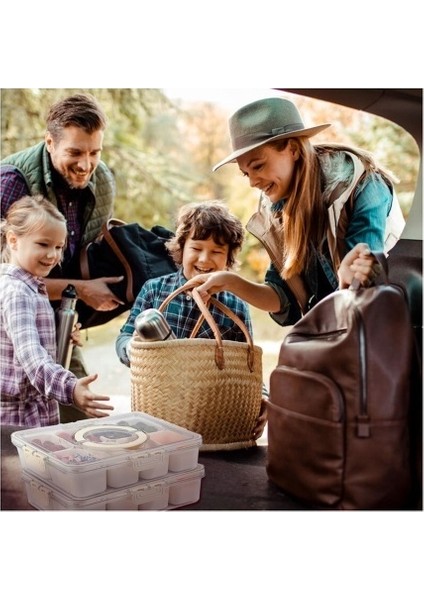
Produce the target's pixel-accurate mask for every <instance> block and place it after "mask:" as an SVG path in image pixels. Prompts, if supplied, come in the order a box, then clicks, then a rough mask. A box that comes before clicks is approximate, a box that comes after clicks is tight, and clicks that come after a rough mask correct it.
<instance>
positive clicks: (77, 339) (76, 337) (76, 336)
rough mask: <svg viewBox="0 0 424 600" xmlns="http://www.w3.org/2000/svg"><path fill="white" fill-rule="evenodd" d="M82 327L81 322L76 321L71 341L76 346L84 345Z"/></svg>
mask: <svg viewBox="0 0 424 600" xmlns="http://www.w3.org/2000/svg"><path fill="white" fill-rule="evenodd" d="M80 329H81V323H75V327H74V329H73V331H72V332H71V342H72V344H73V345H74V346H80V347H82V342H81V331H80Z"/></svg>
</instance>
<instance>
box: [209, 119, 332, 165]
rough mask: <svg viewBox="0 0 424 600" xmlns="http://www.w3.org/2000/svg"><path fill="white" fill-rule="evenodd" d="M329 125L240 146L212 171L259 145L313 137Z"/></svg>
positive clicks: (329, 125)
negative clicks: (286, 139)
mask: <svg viewBox="0 0 424 600" xmlns="http://www.w3.org/2000/svg"><path fill="white" fill-rule="evenodd" d="M328 127H331V123H325V124H324V125H316V126H315V127H308V128H307V129H299V130H298V131H290V132H289V133H281V134H280V135H274V136H273V137H270V138H268V139H267V140H265V141H262V142H258V143H256V144H252V145H251V146H246V147H245V148H240V149H239V150H235V151H234V152H232V153H231V154H229V155H228V156H227V157H226V158H224V160H221V161H220V162H219V163H217V164H216V165H215V166H214V167H212V171H216V170H217V169H219V168H221V167H223V166H224V165H226V164H228V163H230V162H235V161H236V159H237V158H239V157H240V156H243V154H247V153H248V152H250V151H251V150H253V149H254V148H258V147H259V146H263V145H265V144H269V143H270V142H274V141H276V140H283V139H285V138H294V137H312V136H313V135H317V133H320V132H321V131H324V129H327V128H328Z"/></svg>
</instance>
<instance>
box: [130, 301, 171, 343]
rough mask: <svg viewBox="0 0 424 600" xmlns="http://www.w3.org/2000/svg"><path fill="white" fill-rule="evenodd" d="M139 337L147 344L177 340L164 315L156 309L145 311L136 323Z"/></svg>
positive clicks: (138, 316) (137, 318)
mask: <svg viewBox="0 0 424 600" xmlns="http://www.w3.org/2000/svg"><path fill="white" fill-rule="evenodd" d="M134 327H135V330H136V331H137V333H138V335H139V336H140V337H141V339H142V340H144V341H145V342H159V341H164V340H172V339H175V334H174V332H173V331H172V329H171V327H170V326H169V323H168V321H167V320H166V319H165V317H164V316H163V314H162V313H161V312H160V311H159V310H157V309H156V308H147V309H146V310H143V311H142V312H141V313H140V314H139V315H137V317H136V318H135V321H134Z"/></svg>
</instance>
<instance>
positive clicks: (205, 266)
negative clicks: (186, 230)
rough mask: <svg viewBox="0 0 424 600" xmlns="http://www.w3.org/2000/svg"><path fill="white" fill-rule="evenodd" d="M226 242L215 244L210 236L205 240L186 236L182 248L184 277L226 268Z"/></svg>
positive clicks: (189, 277) (187, 277) (188, 277)
mask: <svg viewBox="0 0 424 600" xmlns="http://www.w3.org/2000/svg"><path fill="white" fill-rule="evenodd" d="M228 250H229V247H228V244H224V245H223V246H221V245H219V244H217V243H216V242H215V241H214V239H213V238H212V237H209V238H208V239H207V240H193V238H192V237H191V235H189V237H188V238H187V240H186V242H185V244H184V250H183V272H184V277H185V278H186V279H191V278H192V277H195V275H203V274H205V273H212V272H213V271H224V270H226V269H227V260H228Z"/></svg>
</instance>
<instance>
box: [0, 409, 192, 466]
mask: <svg viewBox="0 0 424 600" xmlns="http://www.w3.org/2000/svg"><path fill="white" fill-rule="evenodd" d="M11 441H12V443H13V444H14V445H15V446H16V447H17V448H18V449H19V450H20V451H21V452H23V453H24V454H25V453H26V454H31V456H32V458H33V457H34V456H35V457H36V458H37V460H39V461H41V462H42V463H44V464H52V465H54V466H55V467H56V468H57V469H59V470H62V471H65V472H73V473H79V472H81V471H90V470H94V469H101V468H105V467H110V466H113V465H118V464H121V463H127V462H128V463H131V462H132V463H138V462H143V461H149V459H155V460H157V458H158V456H159V455H161V454H166V453H169V454H172V453H174V452H178V451H180V450H184V449H188V448H200V446H201V444H202V436H201V435H200V434H198V433H195V432H193V431H189V430H188V429H184V428H183V427H180V426H178V425H175V424H173V423H169V422H168V421H164V420H163V419H159V418H157V417H153V416H151V415H148V414H146V413H142V412H130V413H121V414H117V415H109V416H108V417H101V418H93V419H84V420H82V421H76V422H74V423H61V424H59V425H50V426H47V427H36V428H31V429H24V430H21V431H15V432H13V433H12V435H11Z"/></svg>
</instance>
